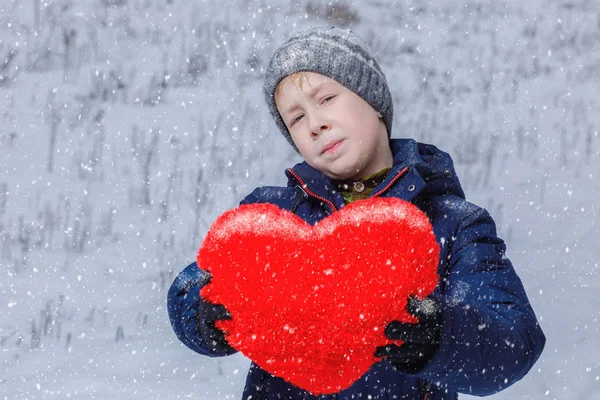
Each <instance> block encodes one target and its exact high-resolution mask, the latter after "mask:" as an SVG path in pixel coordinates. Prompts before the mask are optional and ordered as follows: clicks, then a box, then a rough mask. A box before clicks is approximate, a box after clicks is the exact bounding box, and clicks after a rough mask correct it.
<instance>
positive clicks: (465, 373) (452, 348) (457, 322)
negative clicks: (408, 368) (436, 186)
mask: <svg viewBox="0 0 600 400" xmlns="http://www.w3.org/2000/svg"><path fill="white" fill-rule="evenodd" d="M505 250H506V246H505V244H504V242H503V241H502V240H501V239H499V238H498V237H497V236H496V225H495V223H494V221H493V220H492V218H491V217H490V215H489V214H488V213H487V211H485V210H484V209H481V208H478V209H477V211H475V212H473V213H472V214H470V215H469V216H468V217H466V218H465V219H464V220H463V221H462V222H461V224H460V226H459V228H458V231H457V233H456V235H455V239H454V242H453V244H452V249H451V252H450V256H449V271H448V274H447V275H446V277H445V280H446V282H445V289H444V290H443V291H442V292H441V293H440V294H439V295H438V296H439V298H438V300H439V301H440V302H441V304H443V324H442V334H441V342H440V346H439V348H438V350H437V352H436V354H435V355H434V356H433V358H432V359H431V360H430V362H429V363H428V364H427V365H426V366H425V368H424V369H423V370H421V371H420V372H418V373H416V374H415V375H417V376H419V377H421V378H425V379H428V380H430V381H432V382H433V383H435V384H437V385H438V386H440V387H441V388H448V389H449V390H452V391H457V392H461V393H468V394H471V395H478V396H485V395H489V394H493V393H496V392H498V391H500V390H502V389H504V388H506V387H508V386H510V385H512V384H513V383H515V382H517V381H518V380H520V379H521V378H523V377H524V376H525V374H526V373H527V372H528V371H529V370H530V369H531V367H532V366H533V364H534V363H535V362H536V360H537V359H538V358H539V356H540V354H541V352H542V350H543V348H544V345H545V342H546V338H545V336H544V333H543V332H542V329H541V328H540V326H539V324H538V322H537V318H536V316H535V314H534V312H533V309H532V308H531V305H530V304H529V300H528V299H527V295H526V293H525V289H524V288H523V285H522V283H521V280H520V279H519V277H518V276H517V274H516V272H515V270H514V269H513V266H512V264H511V262H510V260H509V259H508V258H507V257H506V255H505Z"/></svg>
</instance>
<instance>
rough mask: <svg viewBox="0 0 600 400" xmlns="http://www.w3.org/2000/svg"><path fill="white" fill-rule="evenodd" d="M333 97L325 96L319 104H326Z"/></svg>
mask: <svg viewBox="0 0 600 400" xmlns="http://www.w3.org/2000/svg"><path fill="white" fill-rule="evenodd" d="M334 97H335V95H331V96H326V97H324V98H323V100H322V101H321V103H327V102H329V101H331V100H332V99H333V98H334Z"/></svg>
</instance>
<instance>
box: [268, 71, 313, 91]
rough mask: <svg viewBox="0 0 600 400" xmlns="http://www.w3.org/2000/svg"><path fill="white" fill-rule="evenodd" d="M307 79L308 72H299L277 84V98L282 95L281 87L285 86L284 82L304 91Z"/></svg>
mask: <svg viewBox="0 0 600 400" xmlns="http://www.w3.org/2000/svg"><path fill="white" fill-rule="evenodd" d="M307 79H308V78H307V76H306V71H298V72H294V73H293V74H290V75H288V76H286V77H285V78H283V79H282V80H281V81H280V82H279V83H278V84H277V87H276V88H275V96H278V95H279V94H280V92H281V87H282V86H283V83H284V82H286V83H291V84H293V85H294V86H296V87H297V88H299V89H300V90H304V82H306V80H307Z"/></svg>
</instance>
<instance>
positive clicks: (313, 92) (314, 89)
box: [283, 81, 332, 115]
mask: <svg viewBox="0 0 600 400" xmlns="http://www.w3.org/2000/svg"><path fill="white" fill-rule="evenodd" d="M331 84H332V83H331V82H328V81H324V82H321V83H319V84H317V85H315V86H313V87H312V88H311V89H310V90H309V91H308V97H315V95H316V94H317V93H319V91H320V90H321V89H322V88H323V86H329V85H331ZM296 108H298V104H293V105H291V106H290V107H288V108H286V109H285V110H283V115H286V114H289V113H291V112H292V111H294V110H295V109H296Z"/></svg>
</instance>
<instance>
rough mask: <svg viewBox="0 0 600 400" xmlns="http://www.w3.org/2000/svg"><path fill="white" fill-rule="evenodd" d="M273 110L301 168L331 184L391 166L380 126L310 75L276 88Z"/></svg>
mask: <svg viewBox="0 0 600 400" xmlns="http://www.w3.org/2000/svg"><path fill="white" fill-rule="evenodd" d="M275 102H276V104H277V110H278V111H279V114H280V115H281V116H282V118H283V121H284V122H285V125H286V126H287V128H288V130H289V132H290V134H291V136H292V139H293V140H294V143H295V144H296V147H298V150H300V154H302V156H303V157H304V159H305V160H306V162H307V163H308V164H309V165H310V166H312V167H313V168H315V169H317V170H319V171H321V172H323V173H324V174H325V175H327V176H329V177H331V178H333V179H336V180H345V179H359V178H363V177H366V176H369V175H372V174H374V173H376V172H378V171H380V170H382V169H383V168H386V167H391V166H392V162H393V161H392V154H391V150H390V146H389V140H388V136H387V130H386V127H385V123H384V122H383V119H381V116H380V114H379V113H377V112H376V111H375V109H374V108H373V107H371V106H370V105H369V104H368V103H367V102H366V101H364V100H363V99H362V98H361V97H360V96H358V95H357V94H356V93H354V92H353V91H351V90H350V89H348V88H346V87H345V86H343V85H341V84H340V83H338V82H337V81H335V80H333V79H331V78H329V77H326V76H324V75H321V74H317V73H314V72H299V73H297V74H293V75H289V76H287V77H286V78H285V79H283V80H282V81H281V82H280V83H279V85H278V86H277V90H276V92H275Z"/></svg>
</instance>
